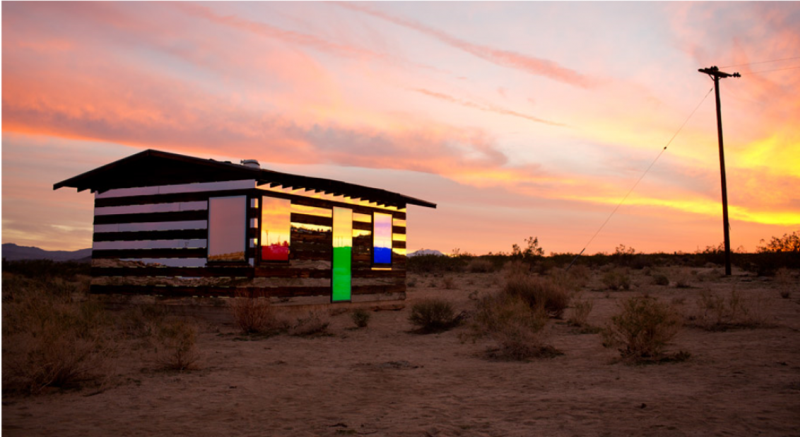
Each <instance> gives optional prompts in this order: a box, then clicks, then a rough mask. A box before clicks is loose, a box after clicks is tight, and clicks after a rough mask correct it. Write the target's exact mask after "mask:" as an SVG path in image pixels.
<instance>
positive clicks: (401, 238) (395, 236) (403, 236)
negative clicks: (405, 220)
mask: <svg viewBox="0 0 800 437" xmlns="http://www.w3.org/2000/svg"><path fill="white" fill-rule="evenodd" d="M392 240H394V241H406V234H392Z"/></svg>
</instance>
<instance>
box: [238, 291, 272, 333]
mask: <svg viewBox="0 0 800 437" xmlns="http://www.w3.org/2000/svg"><path fill="white" fill-rule="evenodd" d="M230 307H231V314H232V315H233V320H234V323H235V324H236V326H237V327H238V328H239V329H241V331H242V333H244V334H271V333H275V332H278V331H281V330H284V329H285V328H286V326H285V325H286V324H285V322H282V321H280V320H278V318H277V317H276V316H275V312H274V311H273V309H272V305H271V304H270V302H269V299H268V298H254V297H249V296H248V295H247V293H238V292H237V295H236V297H235V298H233V299H232V300H231V304H230Z"/></svg>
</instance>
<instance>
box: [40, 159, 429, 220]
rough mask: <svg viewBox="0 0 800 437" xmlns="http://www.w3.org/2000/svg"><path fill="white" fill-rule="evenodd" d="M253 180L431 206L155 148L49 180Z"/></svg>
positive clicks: (126, 183) (98, 188) (103, 185)
mask: <svg viewBox="0 0 800 437" xmlns="http://www.w3.org/2000/svg"><path fill="white" fill-rule="evenodd" d="M243 179H255V180H256V182H257V183H258V185H264V184H270V185H272V186H277V185H280V186H283V187H287V188H292V189H298V188H302V189H306V190H313V191H317V192H323V193H326V194H332V195H341V196H349V197H354V198H360V199H364V200H368V201H371V202H377V203H378V204H381V205H391V206H397V207H405V206H406V204H411V205H418V206H424V207H428V208H436V204H435V203H431V202H428V201H425V200H421V199H416V198H414V197H409V196H405V195H402V194H399V193H394V192H391V191H386V190H382V189H379V188H372V187H366V186H363V185H357V184H351V183H347V182H342V181H336V180H332V179H323V178H315V177H309V176H300V175H294V174H289V173H281V172H276V171H272V170H265V169H257V168H253V167H248V166H245V165H239V164H233V163H231V162H220V161H215V160H213V159H202V158H195V157H192V156H186V155H179V154H176V153H169V152H162V151H160V150H145V151H143V152H139V153H137V154H135V155H131V156H129V157H127V158H123V159H120V160H118V161H114V162H112V163H110V164H106V165H104V166H102V167H98V168H96V169H94V170H90V171H88V172H86V173H82V174H80V175H78V176H75V177H72V178H70V179H67V180H64V181H61V182H58V183H56V184H54V185H53V189H54V190H57V189H59V188H62V187H72V188H76V189H77V190H78V191H83V190H91V191H93V192H100V193H102V192H104V191H107V190H110V189H115V188H132V187H142V186H153V185H174V184H186V183H195V182H217V181H232V180H243Z"/></svg>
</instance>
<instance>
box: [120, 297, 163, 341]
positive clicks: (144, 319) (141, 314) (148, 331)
mask: <svg viewBox="0 0 800 437" xmlns="http://www.w3.org/2000/svg"><path fill="white" fill-rule="evenodd" d="M166 316H167V309H166V307H164V306H163V305H152V304H142V305H131V306H130V307H128V308H126V309H124V310H123V311H122V313H121V314H119V316H118V317H116V318H115V320H116V324H117V329H118V330H119V332H120V333H121V334H122V335H124V336H126V337H133V338H148V337H151V336H154V335H156V334H158V328H159V326H160V325H162V324H163V323H164V319H165V317H166Z"/></svg>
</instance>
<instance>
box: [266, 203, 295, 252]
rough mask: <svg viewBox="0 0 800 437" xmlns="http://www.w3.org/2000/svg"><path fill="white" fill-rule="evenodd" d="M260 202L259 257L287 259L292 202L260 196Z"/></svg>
mask: <svg viewBox="0 0 800 437" xmlns="http://www.w3.org/2000/svg"><path fill="white" fill-rule="evenodd" d="M261 202H262V205H261V259H262V260H263V261H289V242H290V236H291V221H292V217H291V216H292V204H291V202H290V201H289V200H285V199H275V198H271V197H262V198H261Z"/></svg>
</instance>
